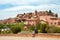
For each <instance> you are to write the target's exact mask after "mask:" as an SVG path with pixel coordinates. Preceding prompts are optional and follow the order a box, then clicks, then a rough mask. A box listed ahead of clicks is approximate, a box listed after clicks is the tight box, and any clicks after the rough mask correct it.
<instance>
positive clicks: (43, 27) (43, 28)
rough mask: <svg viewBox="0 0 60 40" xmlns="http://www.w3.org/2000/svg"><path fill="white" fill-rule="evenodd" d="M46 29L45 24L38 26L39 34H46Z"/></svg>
mask: <svg viewBox="0 0 60 40" xmlns="http://www.w3.org/2000/svg"><path fill="white" fill-rule="evenodd" d="M46 27H47V24H40V32H41V33H46V30H45V29H46Z"/></svg>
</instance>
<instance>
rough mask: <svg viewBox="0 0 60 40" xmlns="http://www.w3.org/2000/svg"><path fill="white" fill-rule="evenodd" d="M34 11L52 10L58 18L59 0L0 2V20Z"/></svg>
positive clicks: (3, 0)
mask: <svg viewBox="0 0 60 40" xmlns="http://www.w3.org/2000/svg"><path fill="white" fill-rule="evenodd" d="M34 10H38V11H42V10H43V11H45V10H47V11H48V10H52V12H55V13H58V15H59V17H60V0H0V20H1V19H7V18H9V17H16V15H17V14H19V13H24V12H33V11H34Z"/></svg>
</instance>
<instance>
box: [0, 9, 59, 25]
mask: <svg viewBox="0 0 60 40" xmlns="http://www.w3.org/2000/svg"><path fill="white" fill-rule="evenodd" d="M17 22H24V24H25V25H26V26H30V25H36V24H37V23H38V22H39V23H47V24H49V25H55V26H60V18H59V17H58V14H56V13H53V12H52V11H51V10H49V11H37V10H35V11H34V12H29V13H23V14H18V15H17V16H16V17H15V18H8V19H5V20H0V23H2V24H9V23H17Z"/></svg>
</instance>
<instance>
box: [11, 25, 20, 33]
mask: <svg viewBox="0 0 60 40" xmlns="http://www.w3.org/2000/svg"><path fill="white" fill-rule="evenodd" d="M10 29H11V30H12V32H13V33H14V34H16V33H18V32H21V27H20V26H19V24H15V25H14V26H11V27H10Z"/></svg>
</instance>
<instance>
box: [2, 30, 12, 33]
mask: <svg viewBox="0 0 60 40" xmlns="http://www.w3.org/2000/svg"><path fill="white" fill-rule="evenodd" d="M11 33H12V31H11V30H4V31H1V34H11Z"/></svg>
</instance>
